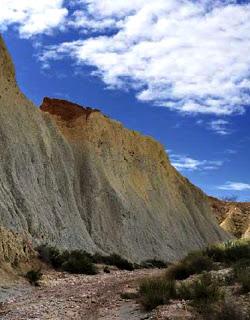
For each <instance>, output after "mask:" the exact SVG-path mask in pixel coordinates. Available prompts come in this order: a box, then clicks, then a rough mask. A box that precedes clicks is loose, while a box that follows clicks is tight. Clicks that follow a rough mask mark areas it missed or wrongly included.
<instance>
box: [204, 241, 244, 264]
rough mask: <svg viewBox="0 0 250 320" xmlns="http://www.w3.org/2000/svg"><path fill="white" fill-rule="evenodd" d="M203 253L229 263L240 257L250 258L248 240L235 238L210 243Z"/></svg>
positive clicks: (217, 260) (214, 259)
mask: <svg viewBox="0 0 250 320" xmlns="http://www.w3.org/2000/svg"><path fill="white" fill-rule="evenodd" d="M204 254H206V255H207V256H209V257H210V258H211V259H213V261H216V262H222V263H226V264H229V265H231V264H232V263H235V262H237V261H238V260H241V259H250V241H249V240H237V241H228V242H225V243H223V244H218V245H212V246H210V247H208V248H207V249H205V250H204Z"/></svg>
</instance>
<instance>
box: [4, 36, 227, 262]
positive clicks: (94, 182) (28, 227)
mask: <svg viewBox="0 0 250 320" xmlns="http://www.w3.org/2000/svg"><path fill="white" fill-rule="evenodd" d="M0 67H1V68H0V225H2V226H3V227H4V228H7V229H11V230H14V231H15V232H17V233H19V234H25V237H26V238H30V239H31V241H32V242H33V243H34V244H39V243H49V244H53V245H56V246H58V247H61V248H70V249H73V248H82V249H85V250H87V251H89V252H92V253H93V252H96V251H100V252H102V253H112V252H116V253H119V254H120V255H122V256H124V257H126V258H128V259H130V260H132V261H135V262H139V261H142V260H146V259H149V258H157V259H162V260H166V261H170V260H171V261H172V260H176V259H179V258H181V257H183V256H184V255H185V254H186V253H187V252H188V251H190V250H194V249H197V248H201V247H203V246H205V245H207V244H208V243H212V242H217V241H222V240H225V239H228V238H229V235H228V234H227V233H226V232H225V231H224V230H222V229H221V228H220V227H219V226H218V224H217V222H216V219H215V218H214V216H213V214H212V212H211V208H210V205H209V203H208V201H207V196H206V195H205V194H204V193H203V192H202V191H201V190H200V189H198V188H197V187H195V186H194V185H192V184H191V183H190V182H189V181H188V180H187V179H186V178H184V177H183V176H181V175H180V174H179V173H178V172H177V171H176V170H175V169H174V168H173V167H172V166H171V164H170V161H169V159H168V157H167V155H166V153H165V150H164V148H163V146H162V145H160V144H159V143H158V142H156V141H155V140H154V139H152V138H150V137H145V136H142V135H140V134H139V133H138V132H135V131H131V130H128V129H126V128H124V127H123V126H122V125H121V124H120V123H119V122H117V121H114V120H111V119H109V118H107V117H106V116H105V115H103V114H102V113H101V112H99V111H98V110H92V109H89V108H82V107H80V106H78V105H76V104H73V103H70V102H67V101H63V100H55V99H49V98H46V99H45V100H44V103H43V105H42V106H41V109H40V110H39V109H38V108H36V107H35V106H34V105H33V104H32V102H31V101H29V100H28V99H27V98H26V97H25V96H24V95H23V94H22V93H21V92H20V90H19V88H18V86H17V84H16V80H15V72H14V67H13V64H12V61H11V58H10V57H9V55H8V53H7V50H6V48H5V45H4V43H3V40H2V39H0Z"/></svg>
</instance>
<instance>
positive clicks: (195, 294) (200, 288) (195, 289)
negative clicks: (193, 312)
mask: <svg viewBox="0 0 250 320" xmlns="http://www.w3.org/2000/svg"><path fill="white" fill-rule="evenodd" d="M177 292H178V296H179V298H181V299H185V300H192V304H193V305H200V304H211V303H213V302H217V301H219V300H220V299H222V298H223V297H224V292H223V291H222V289H221V288H220V287H219V285H218V282H217V281H216V280H215V279H213V278H212V276H211V275H210V274H209V273H205V274H203V275H201V276H200V277H199V278H198V279H196V280H194V281H190V282H188V283H182V284H181V285H180V287H179V288H178V290H177Z"/></svg>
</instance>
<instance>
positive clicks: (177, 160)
mask: <svg viewBox="0 0 250 320" xmlns="http://www.w3.org/2000/svg"><path fill="white" fill-rule="evenodd" d="M168 154H169V157H170V160H171V163H172V165H173V166H174V167H175V168H176V169H177V170H180V171H196V170H201V171H204V170H215V169H218V168H219V167H221V166H222V164H223V162H222V161H213V160H212V161H211V160H197V159H193V158H191V157H189V156H186V155H180V154H174V153H171V152H169V151H168Z"/></svg>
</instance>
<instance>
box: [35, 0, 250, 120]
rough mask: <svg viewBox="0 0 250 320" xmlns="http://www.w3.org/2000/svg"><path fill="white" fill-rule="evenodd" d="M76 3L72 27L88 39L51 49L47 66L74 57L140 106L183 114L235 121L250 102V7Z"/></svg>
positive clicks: (176, 0)
mask: <svg viewBox="0 0 250 320" xmlns="http://www.w3.org/2000/svg"><path fill="white" fill-rule="evenodd" d="M75 3H78V5H79V7H78V9H77V10H76V11H75V12H74V14H73V15H72V16H71V18H70V21H68V26H70V27H73V28H76V29H77V30H78V31H80V32H84V33H85V35H84V38H83V39H80V40H78V41H72V42H67V43H61V44H58V45H55V46H51V47H48V48H47V49H46V51H45V52H44V54H43V56H42V57H41V60H42V61H43V62H44V63H45V61H47V60H49V59H51V58H58V57H62V56H70V57H71V58H72V59H74V60H76V62H77V63H78V64H80V65H81V64H82V65H90V66H93V67H95V68H96V72H95V75H99V76H100V77H101V78H102V80H103V81H104V83H105V84H106V85H107V86H108V87H111V88H113V87H115V88H128V87H132V88H134V89H135V90H136V91H137V98H138V99H139V100H141V101H148V102H152V103H153V104H155V105H160V106H165V107H168V108H170V109H174V110H179V111H181V112H185V113H204V114H209V113H211V114H216V115H229V114H232V113H242V112H244V108H245V106H246V105H247V104H250V96H249V89H250V81H249V77H250V71H249V70H250V68H249V67H250V55H249V52H250V32H249V30H250V4H242V5H239V4H237V2H236V1H229V0H228V1H227V0H224V1H222V0H218V1H212V0H203V1H196V2H194V1H190V0H185V1H184V0H171V1H170V0H155V1H151V0H133V1H124V0H116V1H112V0H102V1H98V0H78V1H75ZM107 30H108V31H109V32H108V33H106V34H105V32H104V31H107ZM93 31H94V32H95V33H93Z"/></svg>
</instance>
